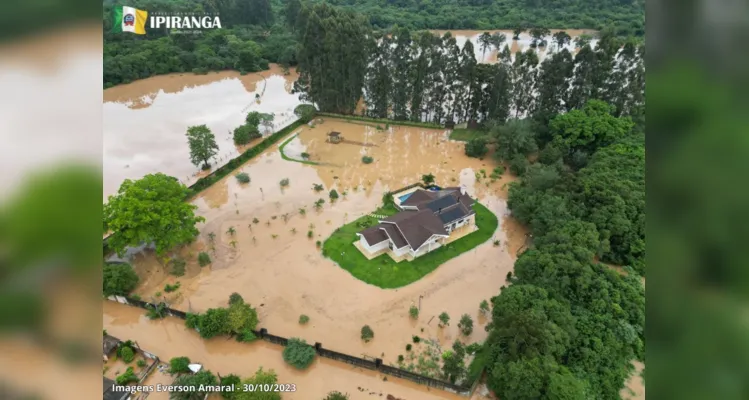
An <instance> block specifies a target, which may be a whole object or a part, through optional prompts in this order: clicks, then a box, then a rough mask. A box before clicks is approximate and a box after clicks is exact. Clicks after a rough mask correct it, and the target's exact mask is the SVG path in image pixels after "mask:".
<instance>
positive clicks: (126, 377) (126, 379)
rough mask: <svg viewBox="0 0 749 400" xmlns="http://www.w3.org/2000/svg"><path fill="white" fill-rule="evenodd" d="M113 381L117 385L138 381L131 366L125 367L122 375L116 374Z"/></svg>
mask: <svg viewBox="0 0 749 400" xmlns="http://www.w3.org/2000/svg"><path fill="white" fill-rule="evenodd" d="M115 381H116V382H117V384H118V385H127V384H130V383H135V382H138V377H137V376H136V375H135V372H133V367H127V370H125V373H124V374H122V375H117V378H115Z"/></svg>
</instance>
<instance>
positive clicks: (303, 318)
mask: <svg viewBox="0 0 749 400" xmlns="http://www.w3.org/2000/svg"><path fill="white" fill-rule="evenodd" d="M307 322H309V317H308V316H306V315H304V314H302V315H300V316H299V323H300V324H301V325H304V324H306V323H307Z"/></svg>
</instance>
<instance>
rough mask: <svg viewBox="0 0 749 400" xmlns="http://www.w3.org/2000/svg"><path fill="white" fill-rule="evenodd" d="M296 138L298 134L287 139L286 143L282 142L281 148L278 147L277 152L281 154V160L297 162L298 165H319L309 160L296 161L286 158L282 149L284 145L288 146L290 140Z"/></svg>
mask: <svg viewBox="0 0 749 400" xmlns="http://www.w3.org/2000/svg"><path fill="white" fill-rule="evenodd" d="M297 136H299V134H298V133H297V134H296V135H294V136H292V137H290V138H289V140H287V141H285V142H283V143H282V144H281V146H279V147H278V150H279V151H280V152H281V158H283V159H284V160H286V161H294V162H298V163H302V164H310V165H318V164H319V163H316V162H314V161H309V160H297V159H296V158H291V157H288V156H287V155H286V153H284V152H283V149H284V148H285V147H286V145H287V144H289V143H290V142H291V141H292V140H294V138H296V137H297Z"/></svg>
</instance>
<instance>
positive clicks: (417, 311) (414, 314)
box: [408, 306, 419, 319]
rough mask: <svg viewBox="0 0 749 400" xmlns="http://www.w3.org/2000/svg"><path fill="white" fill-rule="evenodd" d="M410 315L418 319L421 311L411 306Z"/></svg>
mask: <svg viewBox="0 0 749 400" xmlns="http://www.w3.org/2000/svg"><path fill="white" fill-rule="evenodd" d="M408 314H409V315H411V318H413V319H417V318H419V309H418V308H416V306H411V308H409V309H408Z"/></svg>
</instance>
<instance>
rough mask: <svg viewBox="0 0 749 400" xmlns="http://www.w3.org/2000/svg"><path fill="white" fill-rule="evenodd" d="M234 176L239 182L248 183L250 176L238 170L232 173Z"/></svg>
mask: <svg viewBox="0 0 749 400" xmlns="http://www.w3.org/2000/svg"><path fill="white" fill-rule="evenodd" d="M234 177H235V178H237V180H238V181H239V183H250V176H249V175H248V174H247V173H246V172H240V173H238V174H236V175H234Z"/></svg>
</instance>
